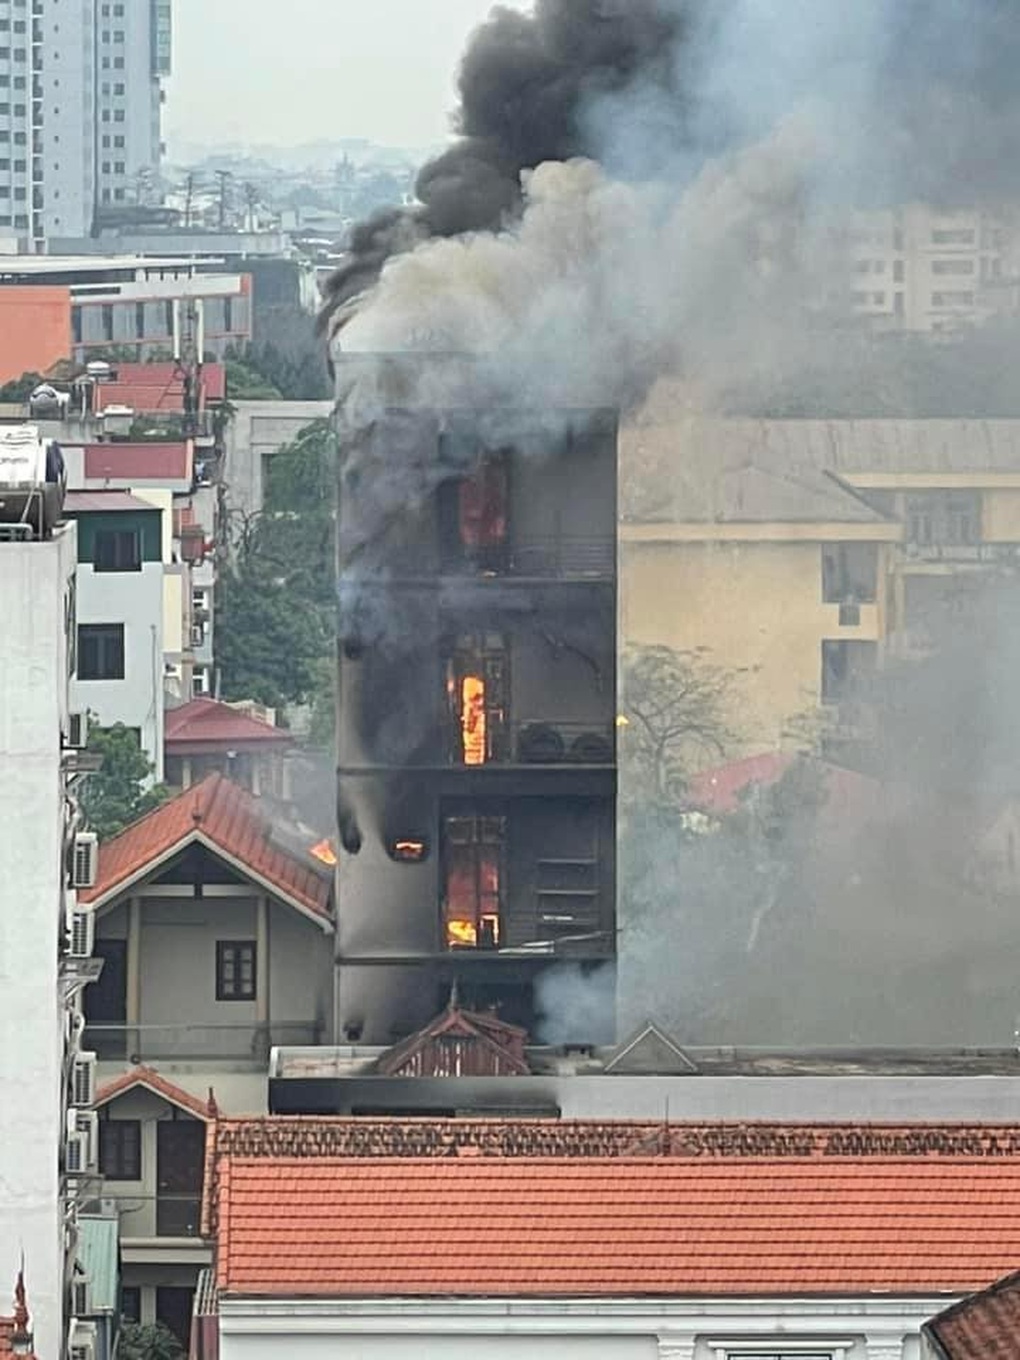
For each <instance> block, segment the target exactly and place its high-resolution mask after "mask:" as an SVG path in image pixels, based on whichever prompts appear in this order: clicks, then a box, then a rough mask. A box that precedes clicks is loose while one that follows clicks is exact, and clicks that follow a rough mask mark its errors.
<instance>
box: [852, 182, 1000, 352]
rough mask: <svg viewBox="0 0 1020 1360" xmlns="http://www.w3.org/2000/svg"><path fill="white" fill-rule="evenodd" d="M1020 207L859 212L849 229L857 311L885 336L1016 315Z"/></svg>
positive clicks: (923, 206)
mask: <svg viewBox="0 0 1020 1360" xmlns="http://www.w3.org/2000/svg"><path fill="white" fill-rule="evenodd" d="M1018 225H1020V224H1018V219H1017V213H1016V208H1015V206H1013V205H1004V206H1000V207H998V208H979V207H972V208H966V209H958V210H948V209H940V208H934V207H931V206H929V205H927V204H921V203H914V204H906V205H903V206H902V207H899V208H894V209H886V210H883V211H879V212H858V213H855V214H854V215H853V217H852V220H851V223H850V225H849V227H848V228H847V231H846V241H845V248H846V251H847V255H848V257H849V290H850V305H851V308H852V310H853V311H854V312H855V313H856V314H857V315H859V316H861V317H863V318H866V319H867V320H869V321H870V322H871V323H872V324H874V325H875V326H877V327H879V328H880V329H883V330H905V331H919V332H927V333H938V332H940V331H943V332H944V331H950V330H955V329H959V328H960V327H961V326H973V325H976V324H981V323H982V322H985V321H988V320H990V319H991V318H993V317H996V316H1008V315H1015V314H1016V310H1017V302H1018V281H1020V275H1018V273H1017V263H1018V256H1017V250H1018V247H1020V232H1018Z"/></svg>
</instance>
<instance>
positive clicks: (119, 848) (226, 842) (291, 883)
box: [78, 774, 333, 926]
mask: <svg viewBox="0 0 1020 1360" xmlns="http://www.w3.org/2000/svg"><path fill="white" fill-rule="evenodd" d="M271 833H272V825H271V823H270V821H269V819H268V817H267V816H266V813H265V810H264V808H262V807H260V805H259V800H258V799H257V798H255V797H253V796H252V795H251V794H250V793H248V792H247V790H245V789H242V788H241V787H240V785H238V784H235V783H233V782H232V781H231V780H229V779H227V778H226V777H225V776H224V775H221V774H212V775H210V776H209V777H208V779H203V780H202V782H201V783H200V784H196V785H195V786H194V787H193V788H190V789H186V790H185V791H184V792H183V793H181V794H178V796H177V797H176V798H172V799H170V801H169V802H166V803H163V804H162V805H161V806H160V807H158V808H156V809H155V811H154V812H150V813H149V814H148V815H147V816H145V817H142V818H141V819H140V820H139V821H137V822H134V823H133V824H132V825H131V826H129V827H127V828H126V829H125V830H124V831H122V832H121V833H120V835H119V836H114V837H113V839H112V840H109V841H106V842H105V843H104V844H103V845H101V846H100V849H99V873H98V876H97V879H96V885H95V887H94V888H88V889H83V890H82V891H80V892H79V894H78V896H79V900H80V901H83V902H91V903H94V904H95V905H97V906H101V905H103V904H104V903H105V902H107V901H109V900H110V899H111V898H113V897H115V896H117V894H118V893H120V892H123V891H125V890H126V889H127V888H128V887H129V886H130V885H131V884H133V883H136V882H138V881H139V880H140V879H142V878H144V877H145V876H146V875H148V874H149V873H152V872H153V871H154V870H155V869H156V868H157V867H158V866H159V865H161V864H163V863H164V862H165V861H166V860H168V859H170V858H171V857H172V856H173V855H175V854H177V853H178V852H179V851H180V850H183V849H184V847H185V846H187V845H189V844H190V843H191V842H192V841H198V842H200V843H202V844H204V845H207V846H208V847H209V848H210V849H211V850H212V851H213V853H218V854H220V855H221V856H223V857H224V858H225V859H227V860H228V861H229V862H230V863H231V864H232V865H233V866H234V867H235V868H236V869H237V870H238V871H239V872H240V873H242V874H244V875H245V876H247V877H249V878H251V879H252V880H254V881H256V882H259V883H261V884H263V885H264V886H265V887H267V888H268V889H269V890H270V891H271V892H272V893H274V894H275V895H276V896H277V897H279V898H280V899H281V900H282V901H284V902H288V903H290V904H291V905H292V906H294V907H296V908H297V909H298V910H299V911H301V912H303V913H304V914H305V915H308V916H312V917H314V918H315V919H316V920H317V921H318V922H319V923H320V924H321V925H323V926H326V925H328V924H330V923H331V920H332V917H331V912H330V902H331V897H332V886H333V884H332V875H331V874H330V873H328V872H326V870H325V869H324V868H323V869H320V870H316V869H313V868H312V867H310V866H311V861H309V863H307V864H306V863H304V862H302V861H301V860H300V859H298V858H297V857H296V856H294V855H292V854H289V853H288V852H287V851H286V850H283V849H282V848H281V847H279V846H277V845H274V844H272V843H271V840H270V836H271Z"/></svg>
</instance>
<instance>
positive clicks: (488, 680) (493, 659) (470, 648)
mask: <svg viewBox="0 0 1020 1360" xmlns="http://www.w3.org/2000/svg"><path fill="white" fill-rule="evenodd" d="M507 670H508V666H507V652H506V644H505V640H504V638H503V637H502V636H501V635H500V634H498V633H490V634H486V635H484V636H468V637H463V638H460V639H458V641H457V643H456V645H455V647H454V649H453V654H452V656H451V657H450V659H449V660H448V662H447V664H446V698H447V705H448V709H449V715H450V730H451V740H450V747H451V755H452V758H453V760H454V761H455V762H456V763H457V764H461V765H487V764H488V763H489V762H490V761H498V760H503V759H505V758H506V735H507V703H506V700H507Z"/></svg>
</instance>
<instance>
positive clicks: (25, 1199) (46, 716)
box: [0, 525, 98, 1356]
mask: <svg viewBox="0 0 1020 1360" xmlns="http://www.w3.org/2000/svg"><path fill="white" fill-rule="evenodd" d="M76 557H77V551H76V531H75V526H74V525H67V526H65V527H62V528H58V529H57V531H56V533H55V534H54V536H53V538H52V539H49V540H44V541H36V542H25V541H23V540H21V539H18V538H16V537H15V536H14V535H13V534H12V533H11V532H10V526H6V527H5V526H3V525H0V611H2V614H3V618H4V649H3V654H2V655H0V825H2V828H3V831H2V834H0V1033H2V1034H3V1035H4V1036H5V1042H4V1043H3V1044H2V1045H0V1091H2V1092H3V1099H2V1101H0V1271H6V1272H7V1274H8V1275H11V1276H13V1275H14V1274H16V1273H17V1271H18V1269H19V1266H20V1264H21V1257H22V1253H23V1255H24V1269H25V1276H26V1279H27V1280H29V1281H30V1295H31V1300H32V1312H33V1317H34V1329H35V1337H36V1343H37V1346H38V1353H39V1354H40V1355H48V1356H59V1355H63V1354H65V1349H64V1340H65V1338H67V1337H68V1336H69V1335H70V1333H71V1331H72V1326H73V1325H72V1322H71V1319H69V1318H68V1317H66V1316H65V1309H64V1303H65V1297H66V1294H65V1287H66V1282H67V1281H68V1279H69V1278H70V1270H71V1266H72V1263H73V1259H74V1251H75V1228H74V1224H75V1204H76V1200H77V1196H78V1194H79V1193H80V1191H81V1189H82V1187H83V1185H84V1178H85V1177H87V1176H88V1175H89V1174H90V1170H91V1168H92V1167H94V1166H95V1164H96V1156H97V1153H98V1125H97V1124H96V1123H95V1115H94V1114H93V1113H90V1111H89V1109H88V1106H89V1105H90V1104H91V1094H92V1085H93V1081H92V1077H91V1075H90V1074H91V1073H92V1072H94V1070H95V1069H94V1063H92V1062H91V1059H84V1058H83V1055H81V1054H80V1053H79V1052H78V1045H79V1040H80V1034H81V1026H80V1025H79V1024H77V1023H76V1022H75V1015H76V1013H77V1011H78V1008H79V1006H80V1000H81V995H80V994H81V990H82V988H83V986H84V985H85V983H86V982H88V981H89V980H91V978H92V977H93V976H95V975H96V974H97V971H98V970H97V966H96V965H95V964H94V963H92V961H91V959H90V958H89V957H88V955H89V954H90V953H91V934H92V932H91V929H90V928H89V926H90V921H91V913H90V912H89V911H88V910H83V909H80V908H78V907H77V903H76V896H75V891H74V883H75V881H76V877H75V876H76V874H78V878H79V879H86V880H87V878H88V877H89V874H90V869H89V863H88V862H89V861H90V860H91V856H90V853H89V851H90V843H89V840H88V838H87V837H78V836H76V831H75V819H74V815H73V806H74V804H73V798H74V789H75V783H76V780H77V778H79V777H80V771H79V770H78V769H77V768H76V765H75V762H76V760H77V759H78V758H79V756H78V753H77V752H76V751H74V750H73V749H70V741H71V735H72V734H71V723H70V721H69V712H68V692H69V682H70V677H71V674H72V671H73V667H74V616H75V590H74V583H75V566H76ZM69 926H70V927H71V928H70V929H69ZM74 1105H76V1106H77V1108H76V1109H69V1108H68V1107H69V1106H74ZM72 1121H73V1125H74V1126H73V1128H72Z"/></svg>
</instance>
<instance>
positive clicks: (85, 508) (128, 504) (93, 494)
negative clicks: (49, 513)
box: [64, 491, 160, 515]
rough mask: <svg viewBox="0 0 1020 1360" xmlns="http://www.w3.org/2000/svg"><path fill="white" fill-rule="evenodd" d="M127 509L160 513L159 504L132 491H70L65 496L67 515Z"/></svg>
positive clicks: (65, 511) (105, 512)
mask: <svg viewBox="0 0 1020 1360" xmlns="http://www.w3.org/2000/svg"><path fill="white" fill-rule="evenodd" d="M125 510H129V511H138V510H146V511H148V513H149V514H152V515H158V514H159V513H160V512H159V507H158V506H157V505H153V504H152V502H151V501H143V500H142V499H141V497H140V496H132V494H131V492H130V491H68V492H67V494H66V495H65V497H64V513H65V514H67V515H81V514H85V513H87V512H89V511H102V512H103V513H104V514H109V513H110V512H112V511H117V512H120V511H125Z"/></svg>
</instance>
